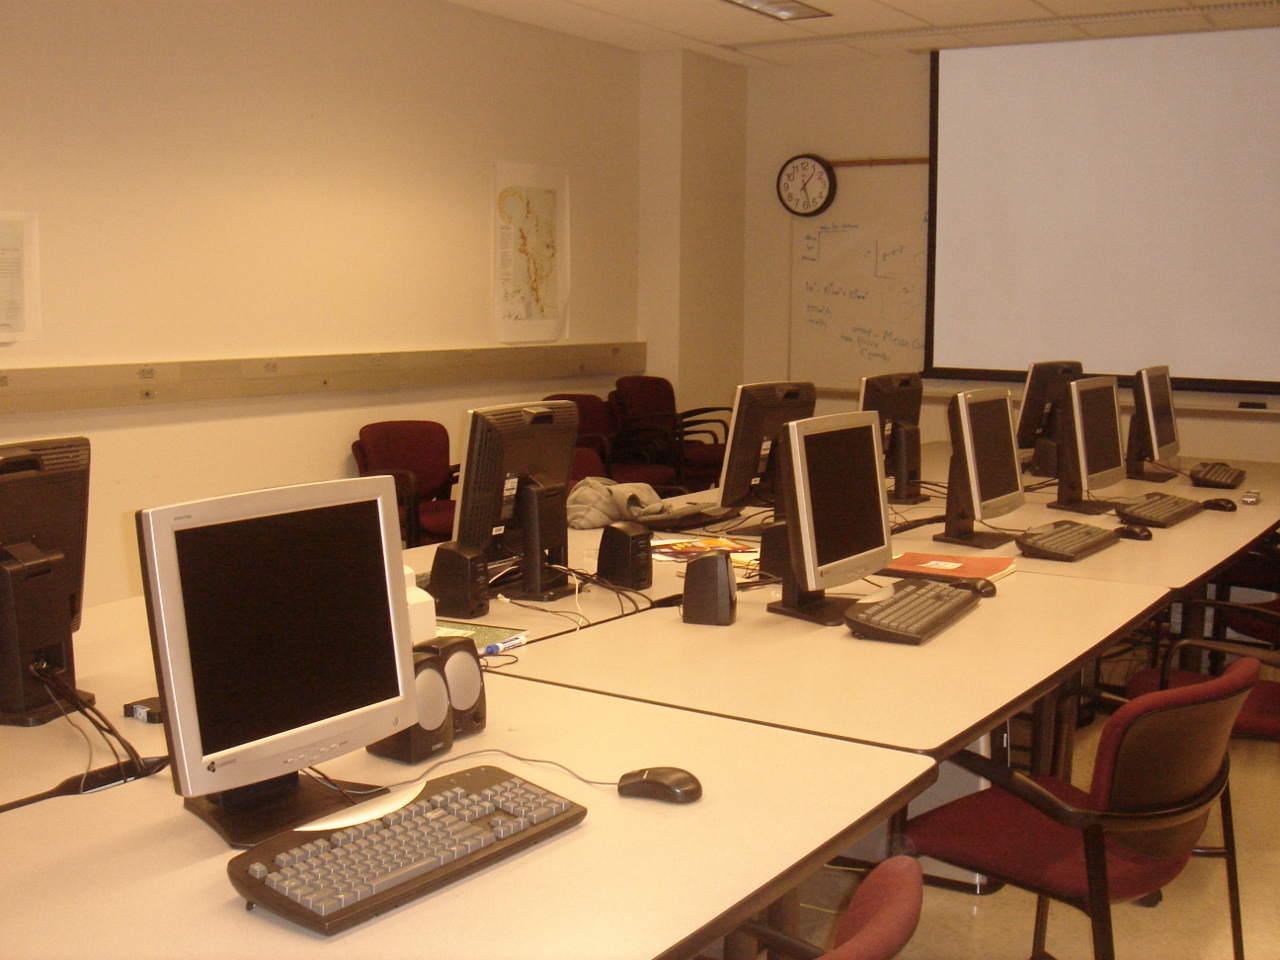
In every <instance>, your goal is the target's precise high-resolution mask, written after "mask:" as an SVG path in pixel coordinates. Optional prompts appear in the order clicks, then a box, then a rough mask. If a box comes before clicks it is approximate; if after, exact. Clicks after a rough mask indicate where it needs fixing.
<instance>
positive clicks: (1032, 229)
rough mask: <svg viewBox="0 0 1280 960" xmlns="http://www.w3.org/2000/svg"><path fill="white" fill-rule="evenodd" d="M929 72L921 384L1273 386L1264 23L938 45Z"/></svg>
mask: <svg viewBox="0 0 1280 960" xmlns="http://www.w3.org/2000/svg"><path fill="white" fill-rule="evenodd" d="M934 80H935V94H934V125H935V128H934V137H935V140H934V150H933V158H934V164H935V167H934V171H933V172H934V176H935V185H934V189H933V195H932V197H931V227H932V229H933V233H934V236H933V244H932V251H931V253H932V256H931V263H930V269H931V284H930V293H931V296H930V299H929V308H928V323H927V332H928V337H927V344H926V371H925V372H926V373H927V374H929V375H931V376H942V377H972V378H980V377H982V376H991V375H995V376H997V377H1000V376H1001V373H1000V372H1009V373H1010V374H1016V376H1017V378H1019V379H1020V378H1021V377H1023V376H1025V373H1026V369H1027V366H1028V365H1029V364H1030V363H1031V362H1033V361H1037V360H1080V361H1082V362H1083V363H1084V368H1085V370H1086V371H1087V372H1089V373H1111V374H1119V375H1131V374H1133V373H1134V372H1135V371H1136V370H1138V369H1139V368H1141V367H1146V366H1151V365H1154V364H1165V365H1167V366H1168V367H1169V368H1170V371H1171V373H1172V374H1173V375H1174V377H1175V378H1176V382H1177V383H1178V385H1179V386H1183V387H1188V388H1197V389H1218V390H1235V391H1241V392H1249V391H1263V392H1280V382H1278V381H1280V30H1276V29H1266V30H1238V31H1224V32H1217V33H1194V34H1178V35H1174V36H1158V37H1136V38H1123V39H1114V40H1089V41H1076V42H1068V43H1048V44H1027V45H1023V46H1013V47H987V48H970V49H962V50H944V51H941V52H940V53H939V54H937V55H936V59H935V75H934ZM1008 378H1009V379H1012V378H1013V377H1012V375H1010V376H1009V377H1008Z"/></svg>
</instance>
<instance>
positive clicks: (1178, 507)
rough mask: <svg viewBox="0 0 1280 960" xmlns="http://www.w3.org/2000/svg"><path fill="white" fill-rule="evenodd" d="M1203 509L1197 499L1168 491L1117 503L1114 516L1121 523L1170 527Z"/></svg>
mask: <svg viewBox="0 0 1280 960" xmlns="http://www.w3.org/2000/svg"><path fill="white" fill-rule="evenodd" d="M1203 509H1204V505H1203V504H1201V503H1200V501H1199V500H1188V499H1187V498H1186V497H1175V496H1173V495H1172V494H1169V493H1148V494H1147V495H1146V498H1145V499H1143V500H1139V501H1138V502H1137V503H1117V504H1116V516H1117V517H1119V518H1120V520H1121V522H1122V523H1140V524H1143V525H1144V526H1148V527H1172V526H1173V525H1174V524H1175V523H1181V522H1182V521H1183V520H1186V519H1187V518H1188V517H1194V516H1195V515H1196V514H1197V513H1199V512H1200V511H1201V510H1203Z"/></svg>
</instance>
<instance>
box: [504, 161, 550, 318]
mask: <svg viewBox="0 0 1280 960" xmlns="http://www.w3.org/2000/svg"><path fill="white" fill-rule="evenodd" d="M494 171H495V176H494V220H493V228H494V244H493V254H494V263H493V281H494V282H493V316H494V324H495V326H496V329H497V338H498V341H499V342H500V343H528V342H530V341H549V340H559V339H561V338H563V337H565V336H567V335H568V325H569V178H568V175H567V174H566V173H565V171H563V170H558V169H555V168H550V167H538V166H532V165H529V164H518V163H499V164H495V167H494Z"/></svg>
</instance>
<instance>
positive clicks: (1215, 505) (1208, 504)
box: [1200, 497, 1236, 513]
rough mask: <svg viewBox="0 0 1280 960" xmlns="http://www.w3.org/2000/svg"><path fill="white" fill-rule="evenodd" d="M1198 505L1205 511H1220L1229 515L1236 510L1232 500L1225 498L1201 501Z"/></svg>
mask: <svg viewBox="0 0 1280 960" xmlns="http://www.w3.org/2000/svg"><path fill="white" fill-rule="evenodd" d="M1200 505H1201V506H1202V507H1204V508H1205V509H1206V510H1222V511H1223V512H1224V513H1231V512H1233V511H1234V510H1235V508H1236V502H1235V501H1234V500H1228V499H1227V498H1226V497H1214V498H1213V499H1212V500H1201V501H1200Z"/></svg>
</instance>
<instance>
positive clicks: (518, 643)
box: [482, 633, 529, 657]
mask: <svg viewBox="0 0 1280 960" xmlns="http://www.w3.org/2000/svg"><path fill="white" fill-rule="evenodd" d="M528 642H529V635H528V634H527V633H522V634H520V635H519V636H517V637H512V638H511V639H510V640H503V641H502V642H501V643H491V644H489V645H488V646H487V647H485V648H484V650H483V651H482V652H483V653H484V655H485V656H486V657H491V656H493V655H494V654H495V653H506V652H507V651H508V650H514V649H515V648H516V647H523V646H524V645H525V644H526V643H528Z"/></svg>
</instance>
